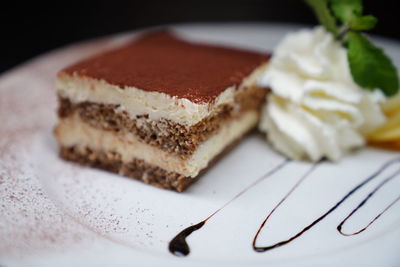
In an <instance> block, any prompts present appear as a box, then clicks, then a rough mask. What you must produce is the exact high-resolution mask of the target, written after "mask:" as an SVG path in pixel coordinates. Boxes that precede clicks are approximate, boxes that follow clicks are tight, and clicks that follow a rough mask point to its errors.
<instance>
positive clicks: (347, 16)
mask: <svg viewBox="0 0 400 267" xmlns="http://www.w3.org/2000/svg"><path fill="white" fill-rule="evenodd" d="M330 2H331V9H332V12H333V14H334V15H335V17H336V18H338V19H339V20H340V22H342V23H345V24H350V23H351V22H352V20H353V19H354V18H357V17H360V16H361V14H362V1H361V0H331V1H330Z"/></svg>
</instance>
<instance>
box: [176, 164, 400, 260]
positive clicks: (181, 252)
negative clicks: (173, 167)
mask: <svg viewBox="0 0 400 267" xmlns="http://www.w3.org/2000/svg"><path fill="white" fill-rule="evenodd" d="M289 162H290V161H289V160H285V161H284V162H282V163H280V164H279V165H277V166H276V167H274V168H273V169H272V170H270V171H269V172H268V173H266V174H265V175H263V176H262V177H260V178H259V179H257V180H256V181H255V182H253V183H252V184H250V185H249V186H247V187H246V188H245V189H243V190H242V191H240V192H239V193H238V194H237V195H236V196H235V197H234V198H232V199H231V200H229V201H228V202H226V203H225V204H224V205H223V206H222V207H221V208H219V209H217V210H216V211H215V212H214V213H212V214H211V215H210V216H209V217H207V218H206V219H205V220H203V221H201V222H200V223H198V224H196V225H193V226H190V227H188V228H186V229H184V230H183V231H181V232H180V233H179V234H178V235H177V236H175V237H174V238H173V239H172V240H171V242H170V243H169V251H170V252H171V253H173V254H174V255H176V256H187V255H188V254H189V253H190V248H189V245H188V244H187V242H186V237H187V236H189V235H190V234H191V233H192V232H194V231H196V230H198V229H200V228H201V227H203V225H204V224H205V223H206V222H207V221H208V220H209V219H210V218H211V217H213V216H214V215H215V214H216V213H218V212H219V211H221V210H222V209H223V208H224V207H226V206H227V205H229V204H230V203H231V202H232V201H234V200H235V199H237V198H238V197H240V196H241V195H242V194H244V193H245V192H246V191H247V190H249V189H250V188H251V187H253V186H255V185H256V184H258V183H259V182H260V181H262V180H264V179H265V178H267V177H270V176H272V175H273V174H275V173H276V172H277V171H278V170H280V169H282V168H283V167H284V166H285V165H286V164H287V163H289ZM396 163H397V164H399V163H400V158H395V159H393V160H390V161H388V162H386V163H385V164H383V166H382V167H380V168H379V169H378V170H377V171H376V172H374V173H373V174H372V175H370V176H369V177H367V178H366V179H364V180H363V181H362V182H361V183H359V184H358V185H356V186H355V187H354V188H352V189H351V190H350V191H349V192H348V193H347V194H346V195H345V196H344V197H343V198H342V199H340V200H339V201H338V202H337V203H336V204H335V205H333V206H332V207H331V208H330V209H328V211H326V212H325V213H324V214H322V215H321V216H320V217H318V218H317V219H316V220H314V221H313V222H311V223H310V224H309V225H307V226H306V227H304V228H303V229H302V230H301V231H299V232H298V233H296V234H295V235H293V236H291V237H290V238H288V239H286V240H283V241H280V242H277V243H275V244H272V245H269V246H257V245H256V243H257V238H258V236H259V234H260V232H261V230H262V229H263V228H264V226H265V225H266V224H267V222H268V220H269V219H270V217H271V216H272V214H274V212H275V211H276V210H277V209H278V208H279V206H280V205H281V204H282V203H283V202H285V200H286V199H287V198H288V197H289V196H290V195H291V194H292V193H293V192H294V191H295V190H296V189H297V188H298V187H299V186H300V185H301V184H302V183H303V182H304V180H306V179H307V177H309V176H310V174H311V173H312V172H313V171H314V170H315V169H316V168H317V167H318V166H320V164H321V163H320V162H318V163H315V164H313V165H312V166H311V167H310V168H309V169H308V170H307V172H306V173H305V174H303V175H302V176H301V177H300V179H299V180H298V181H297V183H296V184H295V185H294V186H293V187H292V188H291V189H290V190H289V191H288V193H287V194H286V195H285V196H284V197H283V198H282V199H281V200H280V201H279V202H278V204H277V205H276V206H275V207H274V208H273V209H272V210H271V211H270V213H269V214H268V215H267V217H266V218H265V219H264V221H263V222H262V224H261V225H260V227H259V229H258V231H257V233H256V234H255V236H254V238H253V243H252V246H253V249H254V250H255V251H256V252H266V251H269V250H272V249H275V248H278V247H281V246H284V245H286V244H288V243H290V242H292V241H294V240H295V239H297V238H298V237H300V236H301V235H303V234H304V233H305V232H307V231H308V230H310V229H311V228H313V227H314V226H315V225H316V224H318V223H319V222H321V221H322V220H323V219H324V218H325V217H327V216H328V215H329V214H330V213H332V212H333V211H334V210H336V209H337V208H338V207H339V206H340V205H341V204H342V203H343V202H344V201H346V200H347V199H348V198H349V197H350V196H351V195H353V194H354V193H355V192H356V191H358V190H359V189H360V188H362V187H363V186H364V185H366V184H368V183H369V182H370V181H372V180H373V179H375V178H376V177H378V176H379V175H381V174H382V173H383V172H384V171H385V170H387V169H388V168H389V167H391V166H393V165H395V164H396ZM399 174H400V166H399V168H398V169H396V170H395V171H394V172H392V173H391V174H390V175H389V176H388V177H387V178H385V179H384V180H383V181H382V182H381V183H379V184H378V185H377V186H376V187H375V188H374V189H373V190H372V191H371V192H370V193H369V194H368V195H367V196H366V197H365V198H364V199H363V200H362V201H361V202H360V203H359V204H358V206H357V207H356V208H355V209H354V210H353V211H351V212H350V213H349V215H347V216H346V217H345V218H344V219H343V220H342V221H341V222H340V224H339V225H338V226H337V230H338V231H339V233H340V234H342V235H344V236H352V235H357V234H359V233H362V232H363V231H365V230H366V229H367V228H368V227H369V226H371V225H372V224H373V223H374V222H375V221H376V220H377V219H378V218H380V217H381V216H382V214H383V213H385V212H386V211H387V210H389V209H390V208H391V207H392V206H393V205H394V204H395V203H397V202H398V201H399V200H400V195H399V196H398V197H397V198H395V199H394V200H393V201H392V202H391V203H390V204H389V205H388V206H387V207H386V208H384V209H383V210H382V211H381V212H380V213H379V214H378V215H377V216H375V218H374V219H373V220H371V221H370V222H369V223H368V224H367V225H366V226H365V227H363V228H361V229H360V230H359V231H356V232H354V233H349V234H347V233H344V232H343V231H342V227H343V225H344V224H345V223H346V221H347V220H348V219H349V218H350V217H351V216H353V215H354V214H355V213H356V212H357V211H358V210H359V209H360V208H361V207H363V206H364V205H365V204H366V203H367V202H368V200H369V199H370V198H371V197H372V196H373V195H374V194H375V193H376V192H377V191H378V190H379V189H381V188H382V187H383V186H384V185H385V184H387V183H388V182H389V181H391V180H393V179H394V178H396V177H398V176H399Z"/></svg>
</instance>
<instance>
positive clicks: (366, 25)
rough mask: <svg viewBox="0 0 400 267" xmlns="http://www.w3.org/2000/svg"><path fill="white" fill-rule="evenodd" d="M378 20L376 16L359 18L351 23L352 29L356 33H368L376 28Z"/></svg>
mask: <svg viewBox="0 0 400 267" xmlns="http://www.w3.org/2000/svg"><path fill="white" fill-rule="evenodd" d="M377 22H378V19H377V18H375V17H374V16H371V15H368V16H362V17H358V18H353V19H352V20H351V22H350V25H349V26H350V28H351V29H352V30H356V31H367V30H371V29H373V28H375V25H376V23H377Z"/></svg>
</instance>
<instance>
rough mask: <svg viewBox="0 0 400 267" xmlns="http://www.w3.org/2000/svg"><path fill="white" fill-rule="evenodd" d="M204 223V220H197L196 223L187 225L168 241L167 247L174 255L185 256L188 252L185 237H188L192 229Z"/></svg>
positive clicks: (197, 228)
mask: <svg viewBox="0 0 400 267" xmlns="http://www.w3.org/2000/svg"><path fill="white" fill-rule="evenodd" d="M205 223H206V220H204V221H201V222H199V223H198V224H195V225H192V226H189V227H188V228H186V229H184V230H182V232H180V233H179V234H177V235H176V236H175V237H174V239H172V240H171V242H169V246H168V249H169V251H170V252H171V253H172V254H174V255H175V256H178V257H182V256H187V255H189V253H190V248H189V245H188V243H187V242H186V237H188V236H189V235H190V234H191V233H193V232H194V231H197V230H199V229H200V228H201V227H203V225H204V224H205Z"/></svg>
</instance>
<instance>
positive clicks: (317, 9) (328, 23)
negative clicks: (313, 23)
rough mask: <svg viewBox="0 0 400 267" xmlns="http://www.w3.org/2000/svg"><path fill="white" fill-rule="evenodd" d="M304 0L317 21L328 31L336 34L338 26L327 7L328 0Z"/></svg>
mask: <svg viewBox="0 0 400 267" xmlns="http://www.w3.org/2000/svg"><path fill="white" fill-rule="evenodd" d="M305 1H306V3H307V4H308V5H309V6H310V7H311V8H312V9H313V10H314V13H315V15H316V16H317V18H318V21H319V23H321V24H322V25H324V26H325V28H326V29H327V30H328V31H330V32H331V33H333V34H334V35H335V36H336V35H337V33H338V28H337V25H336V19H335V17H333V15H332V14H331V12H330V10H329V8H328V0H305Z"/></svg>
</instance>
